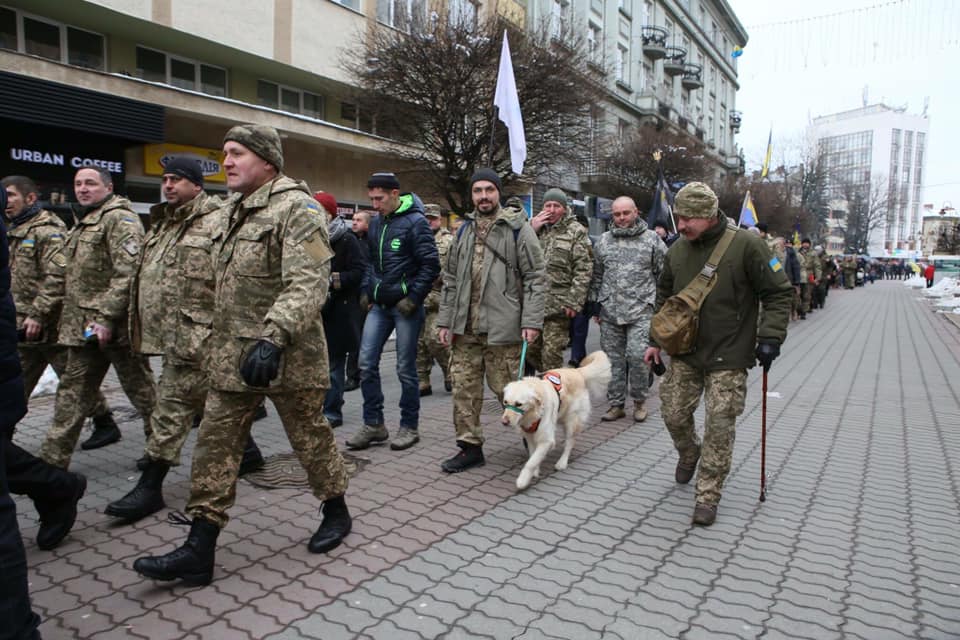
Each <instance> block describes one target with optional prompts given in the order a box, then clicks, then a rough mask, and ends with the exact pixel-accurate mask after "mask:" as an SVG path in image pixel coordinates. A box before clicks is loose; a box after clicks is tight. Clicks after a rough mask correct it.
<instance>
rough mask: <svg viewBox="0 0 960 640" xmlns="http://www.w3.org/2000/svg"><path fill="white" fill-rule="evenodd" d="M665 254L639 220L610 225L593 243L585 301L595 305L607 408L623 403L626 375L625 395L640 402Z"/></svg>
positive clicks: (646, 379) (645, 383) (657, 239)
mask: <svg viewBox="0 0 960 640" xmlns="http://www.w3.org/2000/svg"><path fill="white" fill-rule="evenodd" d="M666 253H667V245H665V244H664V243H663V240H661V239H660V236H658V235H657V234H656V233H654V232H653V231H652V230H650V229H648V228H647V223H646V222H644V221H643V220H640V219H639V218H638V219H637V222H636V224H635V225H634V226H632V227H628V228H626V229H620V228H617V227H611V228H610V230H609V231H607V232H606V233H604V234H603V235H602V236H600V240H598V241H597V244H596V246H595V247H594V267H593V281H592V282H591V285H590V299H591V301H595V302H599V303H600V305H601V306H600V347H601V349H603V351H604V352H605V353H606V354H607V356H608V357H609V358H610V373H611V377H610V384H609V385H608V386H607V401H608V402H609V403H610V406H618V407H622V406H624V403H625V401H626V395H627V379H628V377H629V382H630V397H632V398H633V399H634V401H636V402H643V401H645V400H646V397H647V389H648V384H649V371H650V369H649V367H648V366H647V365H646V364H645V363H644V361H643V354H644V351H645V350H646V348H647V346H649V345H648V343H649V336H650V319H651V318H652V317H653V306H654V303H655V302H656V299H657V280H658V279H659V277H660V273H661V272H662V271H663V259H664V256H665V255H666Z"/></svg>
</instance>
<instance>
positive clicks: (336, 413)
mask: <svg viewBox="0 0 960 640" xmlns="http://www.w3.org/2000/svg"><path fill="white" fill-rule="evenodd" d="M346 370H347V354H345V353H344V354H342V355H339V356H333V355H332V356H330V388H329V389H327V395H326V397H325V398H324V399H323V415H325V416H327V420H343V384H344V380H345V378H346Z"/></svg>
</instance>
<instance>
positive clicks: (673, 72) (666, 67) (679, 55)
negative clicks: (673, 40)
mask: <svg viewBox="0 0 960 640" xmlns="http://www.w3.org/2000/svg"><path fill="white" fill-rule="evenodd" d="M686 57H687V50H686V49H684V48H683V47H667V55H666V57H665V58H664V59H663V72H664V73H665V74H667V75H668V76H678V75H680V74H681V73H683V65H684V61H685V59H686Z"/></svg>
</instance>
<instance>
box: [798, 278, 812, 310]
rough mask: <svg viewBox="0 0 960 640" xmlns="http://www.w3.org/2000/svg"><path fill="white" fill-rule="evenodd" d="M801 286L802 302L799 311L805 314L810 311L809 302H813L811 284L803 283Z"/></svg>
mask: <svg viewBox="0 0 960 640" xmlns="http://www.w3.org/2000/svg"><path fill="white" fill-rule="evenodd" d="M801 286H802V287H803V291H802V296H803V301H802V302H801V306H800V311H802V312H803V313H807V312H808V311H810V302H811V300H813V283H812V282H804V283H803V284H802V285H801Z"/></svg>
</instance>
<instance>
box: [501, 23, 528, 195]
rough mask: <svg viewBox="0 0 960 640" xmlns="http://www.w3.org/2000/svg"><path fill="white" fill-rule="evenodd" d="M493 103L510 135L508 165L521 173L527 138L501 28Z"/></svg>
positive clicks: (525, 156) (504, 32)
mask: <svg viewBox="0 0 960 640" xmlns="http://www.w3.org/2000/svg"><path fill="white" fill-rule="evenodd" d="M493 105H494V106H495V107H497V109H499V118H500V120H501V122H503V124H505V125H507V132H508V133H509V135H510V167H511V168H512V169H513V172H514V173H515V174H517V175H518V176H519V175H521V174H522V173H523V163H524V162H525V161H526V159H527V138H526V136H525V135H524V133H523V117H522V116H521V115H520V98H519V97H517V81H516V78H514V76H513V60H511V58H510V44H509V43H508V42H507V30H506V29H504V30H503V49H502V50H501V51H500V70H499V71H498V72H497V91H496V93H495V94H494V97H493Z"/></svg>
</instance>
